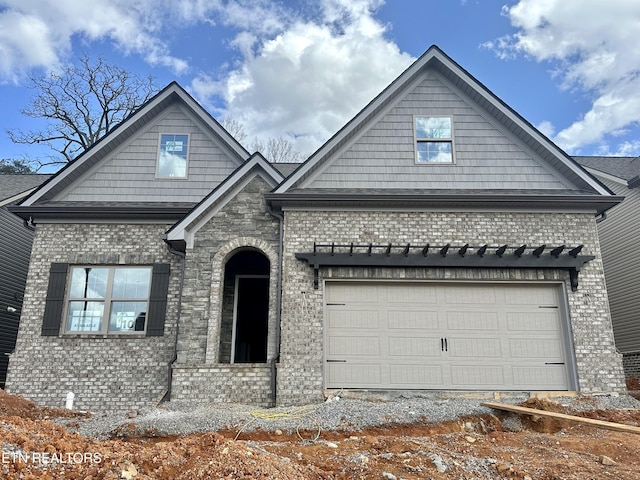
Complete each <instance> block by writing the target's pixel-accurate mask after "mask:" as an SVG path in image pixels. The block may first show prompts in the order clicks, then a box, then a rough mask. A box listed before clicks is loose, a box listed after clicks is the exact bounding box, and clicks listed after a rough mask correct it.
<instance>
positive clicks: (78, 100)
mask: <svg viewBox="0 0 640 480" xmlns="http://www.w3.org/2000/svg"><path fill="white" fill-rule="evenodd" d="M29 80H30V86H29V88H31V89H32V90H34V91H35V92H36V94H35V95H34V97H33V98H32V99H31V101H30V105H29V107H27V108H25V109H24V110H23V111H22V113H23V114H24V115H27V116H29V117H32V118H41V119H45V120H47V121H48V122H49V124H48V126H47V128H46V129H44V130H35V131H28V132H25V131H22V130H10V131H8V132H7V133H8V135H9V138H10V139H11V141H13V142H14V143H20V144H27V145H34V144H45V145H48V146H49V147H50V148H51V149H52V150H53V151H55V152H57V153H58V154H60V155H61V157H51V158H50V159H49V161H42V160H36V161H34V163H36V164H38V165H39V167H38V168H40V167H42V166H44V165H55V164H64V163H67V162H70V161H71V160H73V159H74V158H75V157H76V156H77V155H79V154H80V153H82V152H84V151H85V150H86V149H88V148H89V147H90V146H91V145H93V144H94V143H96V142H97V141H98V140H100V139H101V138H102V137H104V136H105V135H106V134H107V133H109V132H110V131H111V130H112V129H113V128H114V127H115V126H116V125H117V124H118V123H120V122H121V121H122V120H124V119H125V118H126V117H128V116H129V115H130V114H131V113H133V112H134V111H135V110H136V109H138V108H139V107H140V106H141V105H142V104H144V103H145V102H146V101H147V100H148V99H149V98H151V96H153V95H154V94H155V93H156V92H157V90H158V89H157V88H156V86H155V82H154V79H153V78H152V77H144V78H143V77H139V76H137V75H135V74H132V73H131V72H129V71H127V70H125V69H123V68H120V67H117V66H114V65H110V64H108V63H106V62H105V61H104V60H103V59H102V58H98V60H97V61H96V62H92V61H91V60H90V59H89V57H88V56H87V55H84V56H83V57H82V58H81V59H80V61H79V63H78V65H71V66H68V67H65V68H63V69H62V70H61V71H60V72H51V73H48V74H45V75H42V76H32V77H30V78H29Z"/></svg>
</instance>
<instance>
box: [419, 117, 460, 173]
mask: <svg viewBox="0 0 640 480" xmlns="http://www.w3.org/2000/svg"><path fill="white" fill-rule="evenodd" d="M415 135H416V152H417V155H416V162H417V163H453V130H452V126H451V117H415Z"/></svg>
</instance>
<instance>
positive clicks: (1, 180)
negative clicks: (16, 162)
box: [0, 173, 51, 206]
mask: <svg viewBox="0 0 640 480" xmlns="http://www.w3.org/2000/svg"><path fill="white" fill-rule="evenodd" d="M50 177H51V175H45V174H41V173H25V174H2V175H0V206H2V205H6V204H8V203H12V202H15V201H18V200H20V199H21V198H24V197H26V196H27V195H29V194H30V193H31V192H32V191H33V190H34V189H35V188H37V187H38V186H39V185H41V184H42V183H43V182H44V181H45V180H47V179H48V178H50Z"/></svg>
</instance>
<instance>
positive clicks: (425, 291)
mask: <svg viewBox="0 0 640 480" xmlns="http://www.w3.org/2000/svg"><path fill="white" fill-rule="evenodd" d="M561 292H562V290H561V288H560V286H558V285H551V284H447V283H441V284H435V283H404V282H397V283H377V282H360V283H358V282H327V283H326V290H325V321H326V323H325V360H326V368H325V383H326V387H327V388H381V389H462V390H464V389H467V390H479V389H490V390H568V389H569V387H570V380H569V378H570V377H569V366H568V361H567V358H568V357H567V346H566V342H565V339H564V333H563V330H564V329H563V315H562V312H563V309H562V308H561V302H560V295H561Z"/></svg>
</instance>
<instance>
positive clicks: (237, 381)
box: [171, 363, 271, 407]
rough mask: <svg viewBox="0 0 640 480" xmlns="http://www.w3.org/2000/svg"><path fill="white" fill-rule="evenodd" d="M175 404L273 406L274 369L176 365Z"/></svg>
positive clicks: (257, 366) (259, 366) (173, 395)
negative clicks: (216, 403)
mask: <svg viewBox="0 0 640 480" xmlns="http://www.w3.org/2000/svg"><path fill="white" fill-rule="evenodd" d="M171 401H172V402H174V401H175V402H182V403H189V404H206V403H214V402H219V403H228V402H234V403H243V404H249V405H261V406H265V407H266V406H270V405H271V368H270V365H267V364H221V363H219V364H216V365H204V364H203V365H175V367H174V369H173V381H172V389H171Z"/></svg>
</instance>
